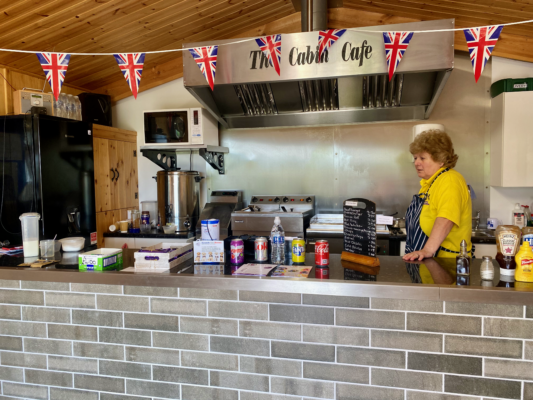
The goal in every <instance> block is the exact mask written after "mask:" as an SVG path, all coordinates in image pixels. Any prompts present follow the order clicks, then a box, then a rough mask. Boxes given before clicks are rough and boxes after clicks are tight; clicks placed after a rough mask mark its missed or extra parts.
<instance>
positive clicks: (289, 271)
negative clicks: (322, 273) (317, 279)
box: [271, 265, 313, 278]
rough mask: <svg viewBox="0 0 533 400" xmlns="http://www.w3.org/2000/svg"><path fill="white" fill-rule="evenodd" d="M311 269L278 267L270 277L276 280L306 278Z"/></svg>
mask: <svg viewBox="0 0 533 400" xmlns="http://www.w3.org/2000/svg"><path fill="white" fill-rule="evenodd" d="M312 269H313V267H296V266H289V267H285V266H283V265H280V266H279V267H278V268H276V270H275V271H274V272H272V275H271V276H272V277H277V278H307V277H308V276H309V272H311V270H312Z"/></svg>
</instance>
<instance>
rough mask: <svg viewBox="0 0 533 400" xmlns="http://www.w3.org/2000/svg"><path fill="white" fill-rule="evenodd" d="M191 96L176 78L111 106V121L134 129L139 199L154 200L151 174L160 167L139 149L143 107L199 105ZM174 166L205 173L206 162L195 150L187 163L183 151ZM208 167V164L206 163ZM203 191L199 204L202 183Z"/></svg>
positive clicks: (187, 106)
mask: <svg viewBox="0 0 533 400" xmlns="http://www.w3.org/2000/svg"><path fill="white" fill-rule="evenodd" d="M141 85H142V81H141ZM199 106H200V103H198V102H197V101H196V100H195V99H194V97H192V96H191V94H190V93H189V92H188V91H187V90H186V89H185V88H184V87H183V78H180V79H176V80H175V81H171V82H169V83H165V84H164V85H161V86H158V87H155V88H153V89H150V90H147V91H145V92H141V93H139V95H138V96H137V100H135V99H134V98H133V96H130V97H128V98H126V99H123V100H120V101H118V102H117V104H116V105H115V106H114V107H113V125H114V126H115V127H117V128H120V129H129V130H132V131H136V132H137V135H138V136H137V147H138V149H137V154H138V155H139V157H138V159H139V164H138V171H139V200H140V201H145V200H157V186H156V182H155V180H154V179H152V177H153V176H155V175H156V174H157V171H159V170H161V168H159V167H158V166H157V165H156V164H154V163H153V162H152V161H150V160H149V159H147V158H146V157H143V155H142V153H141V152H140V149H139V147H140V144H141V140H142V135H144V114H143V112H144V111H145V110H158V109H172V108H189V107H199ZM177 166H178V167H179V168H181V169H183V170H189V169H191V170H193V171H199V172H200V175H202V176H205V172H206V162H205V161H204V159H203V158H201V157H200V156H199V155H198V154H193V157H192V168H190V167H189V154H183V155H180V156H179V157H178V160H177ZM209 168H210V167H209ZM201 185H202V186H205V179H204V180H202V183H201ZM200 189H201V190H200V191H201V193H202V194H203V196H202V197H203V199H201V204H202V206H203V204H204V203H205V193H206V190H205V188H204V187H201V188H200Z"/></svg>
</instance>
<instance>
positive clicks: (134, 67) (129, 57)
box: [113, 53, 145, 98]
mask: <svg viewBox="0 0 533 400" xmlns="http://www.w3.org/2000/svg"><path fill="white" fill-rule="evenodd" d="M113 56H114V57H115V60H117V63H118V66H119V67H120V70H121V71H122V73H123V74H124V78H126V82H128V85H130V90H131V92H132V93H133V97H135V98H137V94H138V93H139V85H140V83H141V75H142V73H143V66H144V56H145V53H119V54H113Z"/></svg>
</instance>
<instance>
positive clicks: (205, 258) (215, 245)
mask: <svg viewBox="0 0 533 400" xmlns="http://www.w3.org/2000/svg"><path fill="white" fill-rule="evenodd" d="M224 260H225V254H224V241H223V240H201V239H200V240H196V241H195V242H194V263H195V264H197V263H205V264H224Z"/></svg>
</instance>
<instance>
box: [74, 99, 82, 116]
mask: <svg viewBox="0 0 533 400" xmlns="http://www.w3.org/2000/svg"><path fill="white" fill-rule="evenodd" d="M74 104H75V105H76V119H77V120H78V121H81V101H80V98H79V97H78V96H74Z"/></svg>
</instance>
